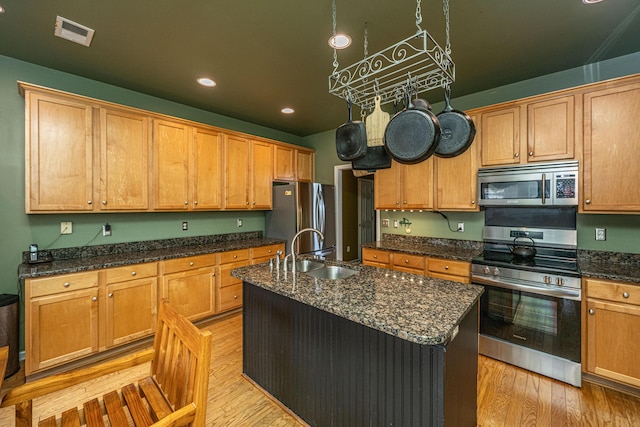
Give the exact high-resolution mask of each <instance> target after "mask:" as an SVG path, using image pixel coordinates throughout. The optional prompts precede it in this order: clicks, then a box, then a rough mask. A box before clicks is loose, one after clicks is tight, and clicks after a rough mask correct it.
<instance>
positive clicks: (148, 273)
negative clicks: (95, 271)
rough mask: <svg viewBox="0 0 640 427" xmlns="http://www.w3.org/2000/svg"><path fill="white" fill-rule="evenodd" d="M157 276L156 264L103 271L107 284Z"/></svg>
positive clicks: (127, 266)
mask: <svg viewBox="0 0 640 427" xmlns="http://www.w3.org/2000/svg"><path fill="white" fill-rule="evenodd" d="M157 275H158V263H157V262H150V263H147V264H134V265H126V266H124V267H116V268H109V269H107V270H105V280H106V282H107V283H118V282H125V281H127V280H133V279H144V278H145V277H153V276H157Z"/></svg>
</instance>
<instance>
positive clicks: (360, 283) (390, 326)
mask: <svg viewBox="0 0 640 427" xmlns="http://www.w3.org/2000/svg"><path fill="white" fill-rule="evenodd" d="M326 263H327V264H331V265H342V266H345V267H348V268H352V269H355V270H358V271H359V274H356V275H354V276H351V277H349V278H346V279H341V280H327V279H316V278H313V277H311V276H309V275H307V274H305V273H296V276H295V281H294V280H293V275H292V274H291V271H289V272H288V273H286V274H285V273H284V272H283V271H281V270H280V271H278V270H276V269H275V267H274V268H273V269H270V267H269V265H268V264H266V263H265V264H259V265H254V266H248V267H240V268H237V269H235V270H233V271H232V272H231V274H232V275H233V276H234V277H237V278H239V279H242V280H244V281H246V282H249V283H251V284H253V285H256V286H259V287H261V288H264V289H267V290H270V291H272V292H274V293H277V294H279V295H283V296H285V297H288V298H291V299H293V300H296V301H299V302H302V303H304V304H307V305H310V306H312V307H316V308H318V309H320V310H324V311H326V312H329V313H332V314H335V315H337V316H340V317H343V318H345V319H348V320H351V321H353V322H357V323H359V324H361V325H364V326H367V327H370V328H373V329H376V330H379V331H382V332H385V333H388V334H390V335H393V336H396V337H399V338H401V339H404V340H407V341H411V342H415V343H418V344H426V345H446V344H447V343H448V342H449V341H450V340H451V339H452V337H454V336H455V334H456V333H457V330H456V327H457V326H458V325H460V323H461V322H462V320H463V319H464V317H465V316H466V315H467V313H468V312H469V310H470V309H471V308H472V307H473V304H474V303H476V301H478V299H479V298H480V295H481V294H482V292H483V291H484V288H483V287H482V286H477V285H467V284H463V283H457V282H450V281H447V280H440V279H434V278H429V277H425V276H420V275H415V274H408V273H400V272H397V271H391V270H386V269H382V268H376V267H368V266H363V265H361V264H359V263H340V262H329V261H326Z"/></svg>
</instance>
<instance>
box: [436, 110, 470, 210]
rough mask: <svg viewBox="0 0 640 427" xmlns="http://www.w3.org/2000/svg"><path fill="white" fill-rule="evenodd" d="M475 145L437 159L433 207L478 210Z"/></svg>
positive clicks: (438, 208)
mask: <svg viewBox="0 0 640 427" xmlns="http://www.w3.org/2000/svg"><path fill="white" fill-rule="evenodd" d="M472 119H473V120H474V121H475V118H474V117H472ZM478 146H479V143H478V142H477V141H474V142H473V143H472V144H471V146H470V147H469V148H468V149H467V150H466V151H465V152H464V153H462V154H460V155H459V156H456V157H451V158H442V157H436V158H435V159H434V169H435V207H436V209H437V210H445V211H479V210H480V207H479V206H478V203H477V199H478V197H477V195H478Z"/></svg>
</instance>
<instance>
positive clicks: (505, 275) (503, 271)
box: [471, 264, 581, 290]
mask: <svg viewBox="0 0 640 427" xmlns="http://www.w3.org/2000/svg"><path fill="white" fill-rule="evenodd" d="M471 277H472V281H473V278H474V277H480V278H481V277H485V278H489V279H491V281H492V282H500V281H504V282H505V283H515V284H518V283H521V284H523V285H527V286H539V287H543V288H571V289H577V290H579V289H581V280H580V278H579V277H569V276H562V275H554V274H549V273H540V272H535V271H526V270H518V269H514V268H498V267H494V266H488V265H481V264H472V265H471Z"/></svg>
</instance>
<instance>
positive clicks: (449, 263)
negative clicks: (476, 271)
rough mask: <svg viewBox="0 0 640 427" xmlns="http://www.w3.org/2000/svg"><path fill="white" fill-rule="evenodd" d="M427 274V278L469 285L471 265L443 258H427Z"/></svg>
mask: <svg viewBox="0 0 640 427" xmlns="http://www.w3.org/2000/svg"><path fill="white" fill-rule="evenodd" d="M427 274H428V276H429V277H436V278H439V279H445V280H452V281H454V282H460V283H471V263H469V262H466V261H457V260H451V259H443V258H429V263H428V268H427Z"/></svg>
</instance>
